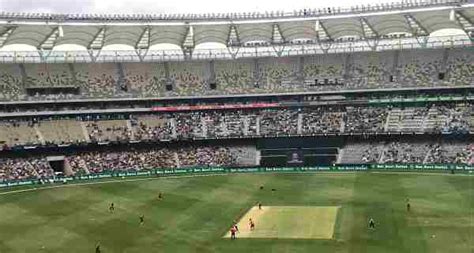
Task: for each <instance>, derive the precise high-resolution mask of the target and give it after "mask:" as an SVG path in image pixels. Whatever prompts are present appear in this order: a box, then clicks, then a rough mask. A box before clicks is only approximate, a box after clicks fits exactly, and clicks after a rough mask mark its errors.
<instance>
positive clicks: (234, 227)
mask: <svg viewBox="0 0 474 253" xmlns="http://www.w3.org/2000/svg"><path fill="white" fill-rule="evenodd" d="M236 233H237V226H232V228H231V229H230V239H232V240H234V239H235V238H236V237H235V234H236Z"/></svg>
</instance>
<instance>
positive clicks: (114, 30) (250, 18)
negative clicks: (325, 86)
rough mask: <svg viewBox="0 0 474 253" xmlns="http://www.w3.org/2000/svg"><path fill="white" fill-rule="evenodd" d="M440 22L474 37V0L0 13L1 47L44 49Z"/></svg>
mask: <svg viewBox="0 0 474 253" xmlns="http://www.w3.org/2000/svg"><path fill="white" fill-rule="evenodd" d="M440 29H460V30H462V31H464V32H465V33H466V35H467V36H470V38H471V39H472V37H473V33H474V4H472V3H468V2H467V1H466V0H445V1H441V0H431V1H418V2H417V1H416V0H415V1H414V2H412V1H411V0H410V2H403V3H391V4H390V3H388V4H381V5H372V6H355V7H352V8H350V9H340V8H325V9H305V10H298V11H294V12H291V13H287V12H270V13H239V14H235V13H229V14H202V15H194V14H183V15H179V14H178V15H166V14H163V15H145V14H144V15H141V14H134V15H94V14H57V15H55V14H42V13H0V48H3V47H5V46H9V45H15V44H27V45H31V46H33V47H34V48H36V49H38V50H40V51H42V50H52V49H54V48H55V47H56V46H60V45H66V44H67V45H69V44H75V45H80V46H82V47H84V48H86V49H88V50H101V49H102V48H103V47H105V46H109V45H116V44H123V45H128V46H131V47H133V48H134V49H136V50H148V49H149V48H150V47H151V46H153V45H157V44H162V43H167V44H174V45H177V46H179V47H180V48H181V49H183V51H185V52H186V51H189V52H192V50H193V49H194V48H195V47H196V46H197V45H199V44H202V43H222V44H224V45H225V46H227V47H245V46H252V47H255V46H259V45H261V46H270V45H272V46H273V45H289V44H296V43H297V44H304V43H309V44H321V43H326V44H330V43H332V42H337V41H341V40H344V39H350V40H361V41H372V42H374V43H377V41H378V40H380V39H383V38H388V37H390V36H393V35H394V34H403V36H407V37H415V38H425V39H424V40H421V41H426V40H427V39H426V38H427V37H428V36H429V35H430V34H431V33H433V32H435V31H439V30H440Z"/></svg>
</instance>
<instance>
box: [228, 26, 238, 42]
mask: <svg viewBox="0 0 474 253" xmlns="http://www.w3.org/2000/svg"><path fill="white" fill-rule="evenodd" d="M227 46H228V47H238V46H240V37H239V31H238V30H237V26H235V25H230V27H229V35H228V36H227Z"/></svg>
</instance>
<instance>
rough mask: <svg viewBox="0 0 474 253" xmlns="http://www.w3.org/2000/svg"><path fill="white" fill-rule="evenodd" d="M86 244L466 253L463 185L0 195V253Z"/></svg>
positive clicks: (112, 189)
mask: <svg viewBox="0 0 474 253" xmlns="http://www.w3.org/2000/svg"><path fill="white" fill-rule="evenodd" d="M261 186H263V189H261ZM272 189H274V190H273V191H272ZM160 192H161V193H162V196H163V198H162V199H159V198H158V194H159V193H160ZM258 202H260V203H261V204H262V209H259V208H258V206H257V203H258ZM110 203H114V206H115V210H114V211H110V210H109V205H110ZM407 203H410V205H411V208H410V211H407V208H406V204H407ZM141 215H143V216H144V223H143V224H140V220H139V217H140V216H141ZM370 218H372V219H374V221H375V229H368V226H367V224H368V220H369V219H370ZM249 219H252V220H253V222H254V223H255V228H254V229H253V230H250V227H249ZM234 222H236V223H237V224H238V227H239V232H238V233H237V238H236V239H235V240H231V239H230V238H229V229H230V228H231V226H232V224H233V223H234ZM97 244H100V247H101V252H103V253H109V252H114V253H115V252H124V253H125V252H126V253H134V252H140V253H143V252H200V253H201V252H203V253H204V252H227V253H232V252H239V253H242V252H259V253H260V252H273V253H274V252H291V253H297V252H341V253H342V252H348V253H349V252H361V253H362V252H364V253H365V252H373V253H385V252H416V253H422V252H430V253H431V252H439V253H455V252H460V253H461V252H462V253H464V252H465V253H472V252H474V177H473V176H469V175H448V174H436V173H430V174H415V173H367V172H339V173H314V174H313V173H306V174H232V175H215V176H199V177H175V178H127V179H113V180H110V181H92V183H90V184H77V185H73V184H69V185H58V186H54V187H43V188H37V189H35V188H31V187H30V188H26V187H24V188H11V189H5V190H2V191H0V252H1V253H10V252H12V253H14V252H22V253H23V252H40V253H42V252H61V253H66V252H80V253H86V252H95V247H96V245H97Z"/></svg>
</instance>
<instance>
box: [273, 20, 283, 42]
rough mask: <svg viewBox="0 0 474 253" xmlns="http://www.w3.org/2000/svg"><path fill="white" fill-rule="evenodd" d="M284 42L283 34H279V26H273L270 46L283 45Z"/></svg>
mask: <svg viewBox="0 0 474 253" xmlns="http://www.w3.org/2000/svg"><path fill="white" fill-rule="evenodd" d="M285 41H286V40H285V38H284V37H283V34H281V29H280V26H279V25H278V24H273V32H272V44H283V43H285Z"/></svg>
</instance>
